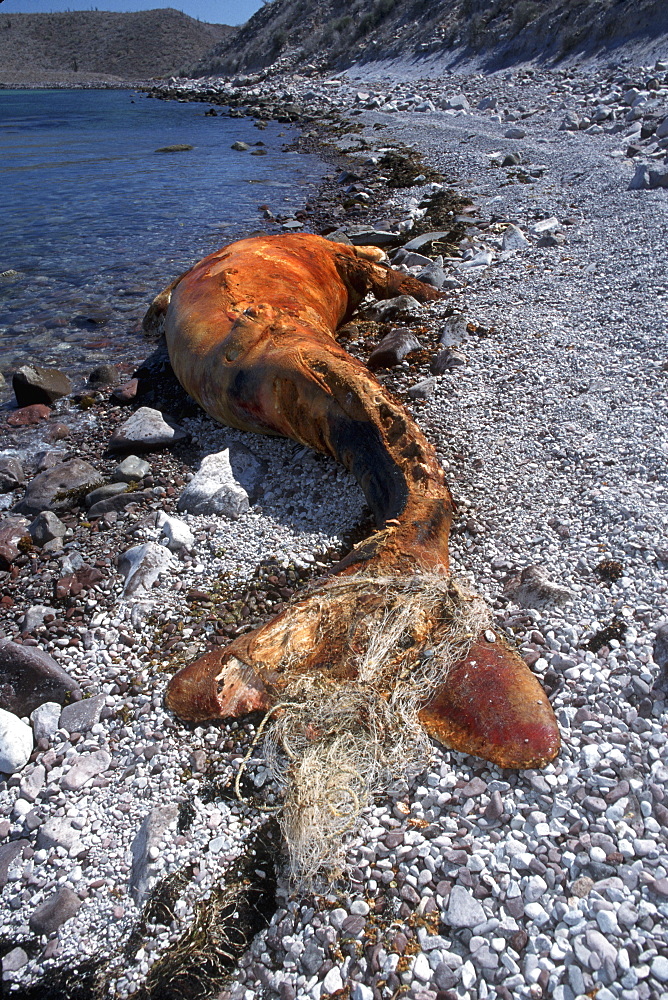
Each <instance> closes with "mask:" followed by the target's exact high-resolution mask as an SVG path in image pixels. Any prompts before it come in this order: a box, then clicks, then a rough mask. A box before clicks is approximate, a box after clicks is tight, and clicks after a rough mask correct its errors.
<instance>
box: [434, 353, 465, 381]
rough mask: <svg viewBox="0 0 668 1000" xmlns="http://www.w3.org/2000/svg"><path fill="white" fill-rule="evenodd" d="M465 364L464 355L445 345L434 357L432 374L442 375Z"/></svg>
mask: <svg viewBox="0 0 668 1000" xmlns="http://www.w3.org/2000/svg"><path fill="white" fill-rule="evenodd" d="M465 364H466V357H465V356H464V355H463V354H462V352H461V351H453V350H452V348H451V347H446V348H445V349H444V350H443V351H439V352H438V354H437V355H436V357H435V358H434V360H433V362H432V366H431V370H432V371H433V373H434V375H444V374H445V372H449V371H452V370H453V369H454V368H460V367H461V366H462V365H465Z"/></svg>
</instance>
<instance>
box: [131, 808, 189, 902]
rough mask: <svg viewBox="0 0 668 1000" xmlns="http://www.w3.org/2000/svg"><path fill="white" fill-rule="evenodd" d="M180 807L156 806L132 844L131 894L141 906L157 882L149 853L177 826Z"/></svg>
mask: <svg viewBox="0 0 668 1000" xmlns="http://www.w3.org/2000/svg"><path fill="white" fill-rule="evenodd" d="M178 815H179V807H178V806H177V805H174V804H170V805H166V806H154V808H153V809H151V811H150V813H149V814H148V815H147V816H146V818H145V819H144V822H143V823H142V825H141V826H140V827H139V830H138V831H137V835H136V836H135V839H134V840H133V842H132V847H131V850H132V870H131V872H130V893H131V895H132V898H133V899H134V901H135V903H137V905H138V906H141V905H142V904H143V903H144V902H145V900H146V898H147V896H148V894H149V892H150V889H151V886H152V884H153V882H154V881H155V874H154V872H153V866H152V864H151V858H150V856H149V852H150V850H151V848H152V847H157V845H158V844H159V843H160V841H161V840H164V839H165V835H166V834H167V832H168V830H169V829H170V828H171V827H174V826H176V821H177V819H178Z"/></svg>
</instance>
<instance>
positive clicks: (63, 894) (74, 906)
mask: <svg viewBox="0 0 668 1000" xmlns="http://www.w3.org/2000/svg"><path fill="white" fill-rule="evenodd" d="M80 906H81V900H80V899H79V897H78V896H77V894H76V893H75V892H72V890H71V889H68V888H67V886H61V887H60V889H58V890H57V892H54V893H53V894H52V895H51V896H48V897H47V899H45V900H44V902H43V903H40V905H39V906H38V907H37V908H36V909H35V910H33V912H32V914H31V916H30V921H29V923H30V930H31V931H32V932H33V934H53V933H54V931H57V930H58V928H59V927H62V925H63V924H64V923H66V922H67V921H68V920H71V919H72V917H73V916H74V915H75V914H76V913H77V912H78V911H79V908H80Z"/></svg>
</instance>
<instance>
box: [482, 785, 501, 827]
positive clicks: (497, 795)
mask: <svg viewBox="0 0 668 1000" xmlns="http://www.w3.org/2000/svg"><path fill="white" fill-rule="evenodd" d="M502 816H503V799H502V797H501V792H499V791H494V792H492V794H491V796H490V799H489V802H488V803H487V806H486V807H485V817H486V819H490V820H495V819H500V818H501V817H502Z"/></svg>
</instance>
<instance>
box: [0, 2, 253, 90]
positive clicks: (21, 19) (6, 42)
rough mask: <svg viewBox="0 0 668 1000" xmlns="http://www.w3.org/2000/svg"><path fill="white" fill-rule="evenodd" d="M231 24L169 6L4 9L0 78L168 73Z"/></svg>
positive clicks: (17, 81) (56, 79)
mask: <svg viewBox="0 0 668 1000" xmlns="http://www.w3.org/2000/svg"><path fill="white" fill-rule="evenodd" d="M233 30H234V29H233V28H230V27H228V26H227V25H224V24H205V23H202V22H201V21H196V20H194V19H193V18H191V17H187V16H186V15H185V14H182V13H181V12H180V11H177V10H173V9H171V8H166V9H161V10H145V11H140V12H138V13H123V14H117V13H109V12H107V11H97V10H95V11H92V10H91V11H71V12H68V13H61V14H5V13H2V14H0V83H1V84H4V85H13V86H17V85H21V84H25V85H29V84H32V83H36V84H49V83H52V84H71V85H72V84H77V83H84V84H85V83H94V82H96V81H99V82H114V81H123V80H127V81H135V80H147V79H150V78H152V77H165V76H171V75H174V74H176V73H178V72H179V70H180V69H181V68H182V67H184V66H188V65H190V64H192V63H193V62H195V61H197V60H198V59H201V58H202V56H203V55H204V54H205V53H206V52H208V51H210V50H211V49H212V48H213V47H214V46H215V45H217V44H219V43H220V42H221V41H222V40H223V39H224V38H226V36H227V35H229V34H230V33H231V32H233Z"/></svg>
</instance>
